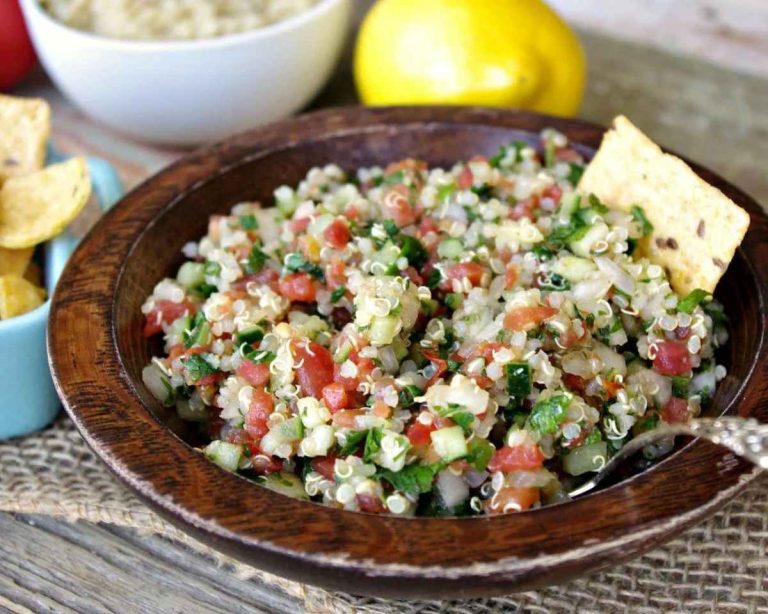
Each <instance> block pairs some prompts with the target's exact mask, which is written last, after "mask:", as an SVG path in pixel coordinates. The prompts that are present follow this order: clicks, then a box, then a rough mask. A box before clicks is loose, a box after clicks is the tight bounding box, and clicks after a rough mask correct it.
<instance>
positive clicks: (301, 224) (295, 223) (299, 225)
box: [291, 217, 312, 234]
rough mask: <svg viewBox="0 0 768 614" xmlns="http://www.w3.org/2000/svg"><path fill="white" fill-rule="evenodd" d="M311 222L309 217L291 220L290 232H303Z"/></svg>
mask: <svg viewBox="0 0 768 614" xmlns="http://www.w3.org/2000/svg"><path fill="white" fill-rule="evenodd" d="M311 221H312V219H311V218H309V217H300V218H298V219H295V220H291V232H294V233H296V234H298V233H300V232H304V231H305V230H306V229H307V227H308V226H309V223H310V222H311Z"/></svg>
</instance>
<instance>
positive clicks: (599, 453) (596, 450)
mask: <svg viewBox="0 0 768 614" xmlns="http://www.w3.org/2000/svg"><path fill="white" fill-rule="evenodd" d="M607 460H608V444H607V443H606V442H604V441H598V442H596V443H591V444H588V445H585V446H580V447H578V448H575V449H573V450H571V451H570V452H569V453H568V454H566V455H565V456H564V457H563V469H564V470H565V471H566V473H569V474H570V475H581V474H583V473H589V472H590V471H599V470H600V469H601V468H602V467H603V465H605V463H606V461H607Z"/></svg>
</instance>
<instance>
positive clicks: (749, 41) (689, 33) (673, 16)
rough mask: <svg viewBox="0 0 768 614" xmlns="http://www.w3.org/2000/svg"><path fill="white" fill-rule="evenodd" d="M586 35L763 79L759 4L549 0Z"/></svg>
mask: <svg viewBox="0 0 768 614" xmlns="http://www.w3.org/2000/svg"><path fill="white" fill-rule="evenodd" d="M549 3H550V4H551V5H552V6H553V7H554V8H555V9H556V10H557V11H558V12H559V13H560V14H561V15H562V16H563V17H565V18H566V19H567V20H568V21H570V22H572V23H573V24H575V25H577V26H578V27H580V28H584V29H587V30H590V31H595V32H600V33H603V34H607V35H610V36H613V37H616V38H619V39H623V40H630V41H635V42H639V43H643V44H646V45H652V46H654V47H658V48H661V49H666V50H668V51H675V52H677V53H683V54H686V55H692V56H695V57H697V58H703V59H707V60H709V61H710V62H714V63H716V64H719V65H721V66H725V67H728V68H733V69H737V70H740V71H744V72H748V73H752V74H756V75H762V76H768V2H765V0H685V1H684V2H681V1H680V0H621V2H595V0H549Z"/></svg>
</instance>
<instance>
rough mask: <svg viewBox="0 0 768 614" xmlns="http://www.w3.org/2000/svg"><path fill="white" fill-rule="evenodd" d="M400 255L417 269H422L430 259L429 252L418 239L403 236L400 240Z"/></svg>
mask: <svg viewBox="0 0 768 614" xmlns="http://www.w3.org/2000/svg"><path fill="white" fill-rule="evenodd" d="M400 254H401V255H402V256H405V258H407V259H408V264H410V265H411V266H412V267H415V268H416V269H419V268H421V267H422V266H423V265H424V263H425V262H426V261H427V260H428V259H429V252H428V251H427V250H426V249H425V248H424V246H423V245H422V244H421V241H419V240H418V239H417V238H416V237H411V236H410V235H403V236H402V237H401V239H400Z"/></svg>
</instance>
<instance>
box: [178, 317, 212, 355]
mask: <svg viewBox="0 0 768 614" xmlns="http://www.w3.org/2000/svg"><path fill="white" fill-rule="evenodd" d="M210 342H211V325H210V324H208V322H207V321H203V322H201V323H200V324H198V325H197V327H196V328H195V329H194V330H193V331H192V332H191V333H190V334H189V336H188V337H187V338H186V339H185V340H184V346H185V347H188V348H191V347H193V346H195V345H199V346H205V345H208V344H209V343H210Z"/></svg>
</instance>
